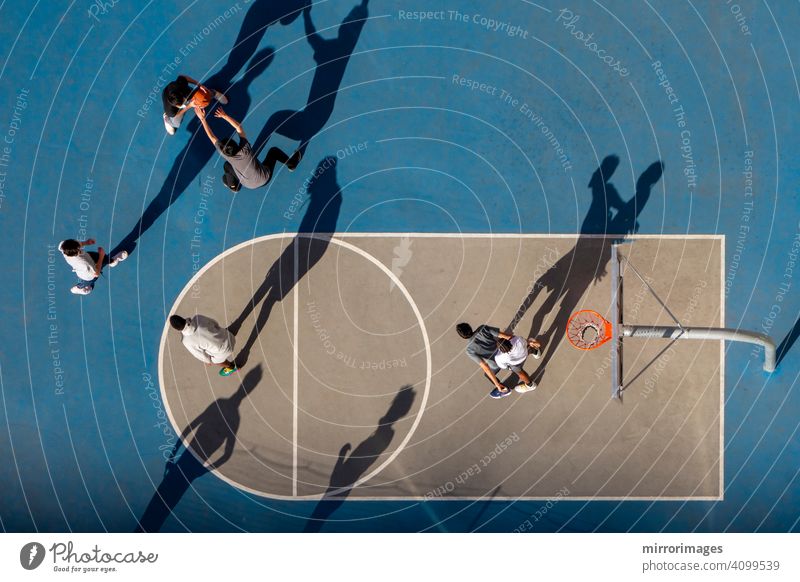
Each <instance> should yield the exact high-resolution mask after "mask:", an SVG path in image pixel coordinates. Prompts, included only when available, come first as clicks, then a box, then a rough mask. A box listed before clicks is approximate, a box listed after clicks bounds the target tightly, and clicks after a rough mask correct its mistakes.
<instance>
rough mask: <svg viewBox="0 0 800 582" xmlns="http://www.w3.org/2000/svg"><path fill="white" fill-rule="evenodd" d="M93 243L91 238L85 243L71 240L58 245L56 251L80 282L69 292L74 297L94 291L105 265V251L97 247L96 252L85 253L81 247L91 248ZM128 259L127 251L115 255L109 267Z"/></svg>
mask: <svg viewBox="0 0 800 582" xmlns="http://www.w3.org/2000/svg"><path fill="white" fill-rule="evenodd" d="M94 243H95V240H94V239H93V238H88V239H86V240H85V241H77V240H75V239H72V238H68V239H67V240H62V241H61V242H60V243H59V244H58V250H60V251H61V254H62V255H64V260H65V261H67V264H68V265H69V266H70V267H72V271H73V272H74V273H75V274H76V275H77V276H78V279H80V282H79V283H78V284H77V285H73V286H72V288H71V289H70V291H71V292H72V293H75V294H76V295H88V294H89V293H91V292H92V289H94V284H95V283H96V282H97V279H98V278H99V277H100V272H101V271H102V270H103V266H104V265H105V263H106V251H105V250H103V247H97V252H94V251H89V252H87V251H85V250H83V247H85V246H91V245H93V244H94ZM127 258H128V253H127V251H122V252H121V253H117V254H116V255H115V256H114V257H113V258H112V259H111V261H109V262H108V265H109V266H110V267H116V266H117V265H118V264H119V263H121V262H122V261H124V260H125V259H127Z"/></svg>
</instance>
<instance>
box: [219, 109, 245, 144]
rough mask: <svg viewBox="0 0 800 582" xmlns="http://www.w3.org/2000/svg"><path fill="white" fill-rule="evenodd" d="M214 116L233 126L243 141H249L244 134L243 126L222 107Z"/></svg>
mask: <svg viewBox="0 0 800 582" xmlns="http://www.w3.org/2000/svg"><path fill="white" fill-rule="evenodd" d="M214 116H215V117H219V118H221V119H224V120H225V121H227V122H228V123H230V124H231V126H232V127H233V129H235V130H236V133H238V134H239V137H240V138H242V139H247V135H245V133H244V129H242V124H241V123H239V122H238V121H236V120H235V119H234V118H233V117H231V116H230V115H228V114H227V113H225V110H224V109H222V107H217V109H216V111H214Z"/></svg>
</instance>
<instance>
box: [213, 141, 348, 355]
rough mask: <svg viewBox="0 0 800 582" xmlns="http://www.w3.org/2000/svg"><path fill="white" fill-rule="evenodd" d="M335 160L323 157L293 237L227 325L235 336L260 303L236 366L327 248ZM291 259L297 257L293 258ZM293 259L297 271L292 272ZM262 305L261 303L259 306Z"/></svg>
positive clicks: (337, 195)
mask: <svg viewBox="0 0 800 582" xmlns="http://www.w3.org/2000/svg"><path fill="white" fill-rule="evenodd" d="M336 163H337V161H336V158H335V157H334V156H329V157H327V158H324V159H323V160H322V161H321V162H320V163H319V164H318V165H317V168H316V170H315V171H314V174H313V175H312V177H311V179H310V181H309V185H308V193H309V202H308V208H307V209H306V213H305V214H304V215H303V219H302V220H301V221H300V225H299V227H298V233H297V236H295V237H294V239H292V242H291V243H290V244H289V245H288V246H287V247H286V248H285V249H284V251H283V252H282V253H281V255H280V257H278V259H277V260H276V261H275V262H274V263H273V264H272V266H271V267H270V268H269V270H268V271H267V274H266V276H265V277H264V281H263V282H262V283H261V285H260V286H259V287H258V289H256V291H255V293H254V294H253V296H252V297H251V298H250V300H249V301H248V302H247V305H246V306H245V308H244V309H243V310H242V312H241V313H240V314H239V316H238V317H237V318H236V319H235V320H234V321H233V322H232V323H231V324H230V325H229V326H228V330H229V331H230V332H231V333H232V334H234V335H236V334H238V333H239V330H240V329H241V327H242V324H243V323H244V321H245V320H246V319H247V317H248V316H249V315H250V314H251V313H252V312H253V311H254V310H255V308H256V306H257V305H258V304H259V303H261V304H262V305H261V310H260V311H259V313H258V317H257V318H256V323H255V325H254V326H253V329H252V331H251V332H250V336H249V337H248V338H247V341H246V342H245V344H244V346H243V347H242V349H241V350H240V352H239V355H238V356H237V357H236V363H237V365H238V366H240V367H241V366H244V365H245V363H247V359H248V358H249V356H250V350H251V349H252V348H253V345H255V342H256V339H257V338H258V334H259V333H260V332H261V330H262V329H263V328H264V326H265V325H266V323H267V320H268V319H269V314H270V312H271V311H272V308H273V306H274V305H275V303H277V302H278V301H282V300H283V299H284V297H286V296H287V295H288V294H289V292H290V291H291V290H292V289H293V288H294V286H295V285H296V284H297V282H298V281H300V279H302V278H303V277H304V276H305V275H306V273H308V272H309V271H310V270H311V269H312V268H313V267H314V265H316V264H317V263H318V262H319V260H320V259H321V258H322V256H323V255H324V254H325V251H326V250H327V249H328V245H329V244H330V240H331V238H332V237H333V233H334V232H335V231H336V221H337V220H338V219H339V212H340V210H341V206H342V192H341V189H340V188H339V185H338V184H337V182H336ZM295 257H297V258H296V259H295ZM295 260H296V261H297V269H296V270H295ZM262 302H263V303H262Z"/></svg>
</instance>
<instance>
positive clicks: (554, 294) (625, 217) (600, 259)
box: [508, 156, 664, 383]
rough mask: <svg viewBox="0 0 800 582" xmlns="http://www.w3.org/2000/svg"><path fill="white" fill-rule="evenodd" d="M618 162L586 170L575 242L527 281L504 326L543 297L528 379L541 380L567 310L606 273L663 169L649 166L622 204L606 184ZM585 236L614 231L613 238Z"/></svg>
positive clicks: (535, 322)
mask: <svg viewBox="0 0 800 582" xmlns="http://www.w3.org/2000/svg"><path fill="white" fill-rule="evenodd" d="M618 165H619V158H618V157H617V156H608V157H607V158H605V159H604V160H603V162H602V163H601V164H600V167H599V168H597V170H595V172H594V174H592V178H591V180H590V181H589V187H590V188H591V189H592V202H591V204H590V206H589V211H588V212H587V214H586V217H585V218H584V220H583V223H582V224H581V230H580V236H579V237H578V240H577V242H576V244H575V246H574V247H573V248H572V249H570V251H568V252H567V253H566V254H565V255H564V256H563V257H561V258H560V259H559V260H558V261H556V263H555V264H554V265H553V266H552V267H550V268H549V269H548V270H547V271H546V272H545V273H544V274H543V275H542V276H541V277H540V278H539V279H538V280H537V281H536V282H535V283H534V285H533V289H532V290H531V292H530V293H529V294H528V296H527V297H526V298H525V299H524V301H523V302H522V305H521V306H520V308H519V309H518V310H517V313H516V315H515V316H514V319H513V321H512V322H511V324H509V326H508V330H510V331H513V329H514V328H515V327H516V326H517V324H518V323H519V321H520V320H521V319H522V317H523V316H524V315H525V313H526V312H527V310H528V309H529V308H530V307H531V306H532V305H533V304H534V303H535V302H536V299H537V298H538V296H539V294H540V293H542V292H543V291H547V292H548V293H549V295H548V296H547V299H545V301H544V303H543V304H542V307H541V308H540V309H539V310H538V311H537V312H536V314H535V315H534V316H533V322H532V324H531V328H530V332H529V333H528V337H536V338H537V339H538V340H539V341H540V342H541V344H542V350H543V352H544V353H543V355H542V359H541V361H540V363H539V366H538V368H537V370H536V371H535V372H534V373H533V374H531V378H532V379H533V381H534V382H537V383H539V382H541V380H542V378H543V376H544V373H545V370H546V368H547V364H548V363H549V361H550V359H551V358H552V357H553V354H554V353H555V351H556V348H557V347H558V344H559V342H560V340H561V338H562V337H563V335H564V330H565V329H566V326H567V321H568V320H569V318H570V316H571V315H572V313H573V312H574V311H575V309H576V306H577V305H578V302H579V301H580V299H581V297H582V296H583V294H584V293H585V292H586V290H587V289H588V288H589V286H590V285H591V284H592V283H593V282H594V281H599V280H600V279H602V278H603V277H604V276H605V275H606V268H607V266H608V262H609V261H610V260H611V245H612V243H614V242H619V241H621V240H624V238H625V236H627V235H628V234H632V233H635V232H637V231H638V230H639V223H638V221H637V218H638V217H639V214H640V213H641V212H642V210H643V209H644V207H645V205H646V204H647V202H648V200H649V199H650V192H651V190H652V188H653V186H654V185H655V184H656V183H657V182H658V181H659V180H660V179H661V175H662V173H663V171H664V166H663V164H662V162H660V161H659V162H655V163H653V164H651V165H650V166H649V167H648V168H647V169H646V170H645V171H644V172H643V173H642V175H641V176H639V179H638V180H637V181H636V193H635V194H634V196H633V197H632V198H631V199H630V200H628V201H627V202H626V201H624V200H623V199H622V197H621V196H620V195H619V192H618V191H617V189H616V187H615V186H614V185H613V184H611V183H610V182H609V179H610V178H611V176H612V175H613V173H614V171H615V170H616V169H617V166H618ZM587 235H619V236H620V238H619V239H614V238H606V237H593V236H587ZM556 306H558V311H557V312H556V314H555V316H554V317H553V318H552V321H551V323H550V326H549V327H548V328H547V329H546V330H544V331H542V326H543V323H544V319H545V318H546V317H547V316H548V315H549V314H551V313H552V312H553V310H554V309H556Z"/></svg>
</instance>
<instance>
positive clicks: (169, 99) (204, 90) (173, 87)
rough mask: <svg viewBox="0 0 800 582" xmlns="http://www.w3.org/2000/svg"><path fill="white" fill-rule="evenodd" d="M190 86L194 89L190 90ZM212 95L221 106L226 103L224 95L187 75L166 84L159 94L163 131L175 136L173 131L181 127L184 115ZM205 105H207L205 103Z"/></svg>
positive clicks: (226, 99) (179, 76)
mask: <svg viewBox="0 0 800 582" xmlns="http://www.w3.org/2000/svg"><path fill="white" fill-rule="evenodd" d="M191 85H194V86H195V87H194V88H192V87H191ZM198 93H199V94H200V95H199V96H198ZM212 94H213V95H214V98H215V99H216V100H217V101H219V102H220V103H222V104H223V105H225V104H226V103H228V98H227V97H225V95H223V94H222V93H220V92H219V91H216V90H214V89H210V88H208V87H206V86H205V85H202V84H201V83H198V82H197V81H195V80H194V79H192V78H191V77H190V76H188V75H178V78H177V79H175V80H174V81H172V82H171V83H168V84H167V86H166V87H164V90H163V91H162V92H161V101H162V103H163V105H164V129H166V130H167V133H168V134H170V135H175V131H176V130H177V129H178V128H179V127H180V126H181V120H182V119H183V116H184V114H185V113H186V112H187V111H189V110H190V109H193V108H194V107H196V106H197V105H202V104H203V103H205V99H204V98H205V96H206V95H208V96H210V95H212ZM195 97H197V99H195ZM205 104H206V105H207V103H205Z"/></svg>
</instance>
